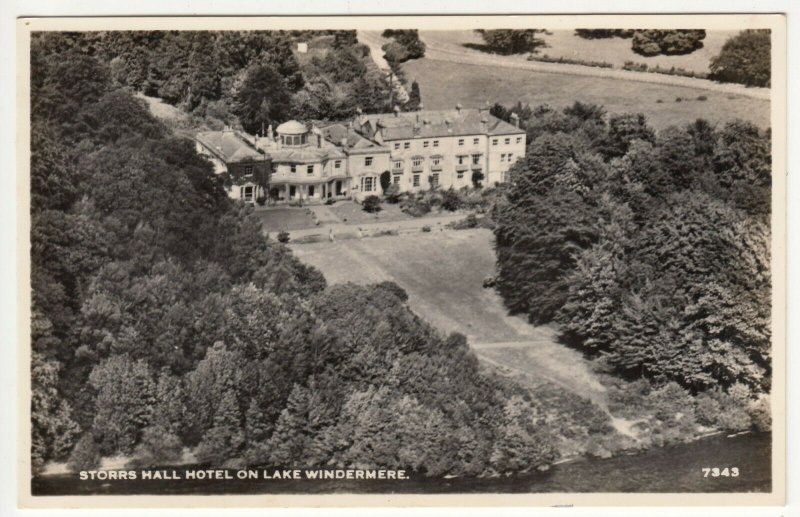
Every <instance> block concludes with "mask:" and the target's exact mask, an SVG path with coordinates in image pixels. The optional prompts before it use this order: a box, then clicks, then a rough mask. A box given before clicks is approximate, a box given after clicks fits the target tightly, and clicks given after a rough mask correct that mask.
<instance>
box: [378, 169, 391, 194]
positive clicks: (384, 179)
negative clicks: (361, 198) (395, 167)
mask: <svg viewBox="0 0 800 517" xmlns="http://www.w3.org/2000/svg"><path fill="white" fill-rule="evenodd" d="M380 182H381V190H382V191H383V192H386V190H388V188H389V186H391V184H392V173H390V172H389V171H383V172H382V173H381V175H380Z"/></svg>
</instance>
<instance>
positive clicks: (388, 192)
mask: <svg viewBox="0 0 800 517" xmlns="http://www.w3.org/2000/svg"><path fill="white" fill-rule="evenodd" d="M401 195H402V194H401V192H400V187H399V186H398V185H395V184H394V183H392V184H391V185H389V188H387V189H385V190H384V191H383V196H384V197H385V198H386V202H387V203H391V204H396V203H398V202H400V197H401Z"/></svg>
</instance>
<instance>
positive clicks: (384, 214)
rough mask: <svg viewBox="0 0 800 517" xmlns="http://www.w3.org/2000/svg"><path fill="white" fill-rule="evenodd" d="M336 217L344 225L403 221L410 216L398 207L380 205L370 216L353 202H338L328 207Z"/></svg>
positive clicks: (386, 204)
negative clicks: (379, 208)
mask: <svg viewBox="0 0 800 517" xmlns="http://www.w3.org/2000/svg"><path fill="white" fill-rule="evenodd" d="M328 208H329V209H330V210H331V212H333V213H334V214H336V216H337V217H338V218H339V219H340V220H341V221H342V222H343V223H346V224H361V223H379V222H394V221H405V220H407V219H411V216H410V215H408V214H406V213H404V212H403V211H402V210H400V205H397V204H394V205H392V204H390V203H386V202H384V203H381V210H380V212H377V213H374V214H371V213H369V212H367V211H365V210H364V207H362V206H361V205H360V204H358V203H355V202H353V201H340V202H338V203H334V204H333V205H330V206H328Z"/></svg>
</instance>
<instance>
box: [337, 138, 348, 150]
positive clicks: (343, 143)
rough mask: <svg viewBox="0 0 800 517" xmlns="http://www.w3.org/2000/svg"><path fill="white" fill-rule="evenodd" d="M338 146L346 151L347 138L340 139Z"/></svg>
mask: <svg viewBox="0 0 800 517" xmlns="http://www.w3.org/2000/svg"><path fill="white" fill-rule="evenodd" d="M339 144H340V145H341V146H342V147H343V148H344V149H347V137H345V138H342V140H341V141H340V142H339Z"/></svg>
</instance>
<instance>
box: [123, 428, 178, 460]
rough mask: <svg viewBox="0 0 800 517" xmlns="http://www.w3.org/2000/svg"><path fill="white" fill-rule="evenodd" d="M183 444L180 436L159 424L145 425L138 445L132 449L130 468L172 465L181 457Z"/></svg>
mask: <svg viewBox="0 0 800 517" xmlns="http://www.w3.org/2000/svg"><path fill="white" fill-rule="evenodd" d="M182 453H183V444H181V440H180V438H178V437H177V436H175V435H174V434H172V433H170V432H169V431H167V430H166V429H164V428H163V427H160V426H150V427H146V428H145V429H144V431H143V432H142V438H141V441H140V442H139V445H137V446H136V449H134V451H133V459H132V460H131V461H130V462H129V463H128V466H129V467H130V468H148V467H157V466H164V465H172V464H174V463H175V462H177V461H178V460H180V459H181V456H182Z"/></svg>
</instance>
